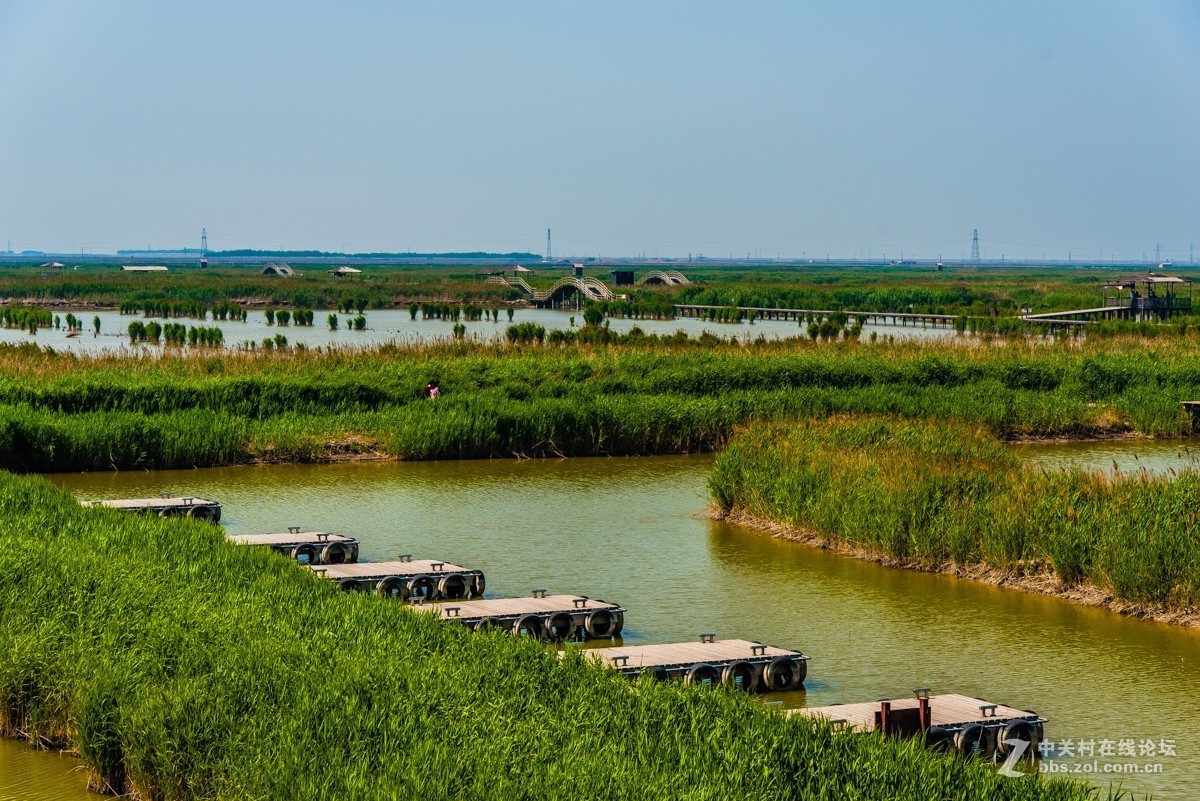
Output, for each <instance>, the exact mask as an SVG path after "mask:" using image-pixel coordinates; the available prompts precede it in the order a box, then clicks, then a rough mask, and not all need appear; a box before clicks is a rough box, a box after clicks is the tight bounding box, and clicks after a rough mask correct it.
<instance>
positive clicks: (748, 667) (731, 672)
mask: <svg viewBox="0 0 1200 801" xmlns="http://www.w3.org/2000/svg"><path fill="white" fill-rule="evenodd" d="M721 681H722V682H723V683H724V684H725V686H727V687H732V688H734V689H736V690H742V691H744V692H748V693H752V692H754V691H755V690H756V689H758V668H756V667H755V666H754V665H752V664H750V663H749V662H740V661H739V662H730V663H729V664H728V665H726V666H725V667H724V668H723V669H722V670H721Z"/></svg>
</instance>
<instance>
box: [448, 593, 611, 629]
mask: <svg viewBox="0 0 1200 801" xmlns="http://www.w3.org/2000/svg"><path fill="white" fill-rule="evenodd" d="M428 609H429V610H430V611H433V612H437V613H438V614H440V615H441V617H442V620H457V621H459V622H461V623H463V624H464V625H466V626H469V627H470V628H472V629H474V630H475V631H479V630H480V629H484V628H488V627H491V626H495V627H496V628H498V629H503V630H505V631H511V632H512V633H513V634H515V635H518V636H523V637H533V638H536V639H539V640H550V641H553V642H561V641H563V640H568V639H572V638H578V639H596V640H602V639H610V638H612V637H616V636H617V635H618V634H620V633H621V628H622V627H623V626H624V625H625V610H624V609H622V608H621V607H620V606H618V605H617V604H610V603H607V602H606V601H600V600H593V599H591V598H585V597H583V596H580V595H546V591H545V590H534V592H533V595H532V596H530V597H528V598H489V599H487V600H480V601H465V602H463V603H455V604H431V605H430V606H429V607H428Z"/></svg>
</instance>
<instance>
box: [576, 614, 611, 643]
mask: <svg viewBox="0 0 1200 801" xmlns="http://www.w3.org/2000/svg"><path fill="white" fill-rule="evenodd" d="M583 630H584V631H585V632H586V633H587V636H588V637H590V638H592V639H593V640H605V639H609V638H611V637H614V636H616V635H615V634H614V632H615V631H616V630H617V621H616V619H615V618H614V617H613V613H612V612H610V611H608V610H607V609H594V610H592V611H591V612H590V613H589V614H588V616H587V617H586V618H584V621H583Z"/></svg>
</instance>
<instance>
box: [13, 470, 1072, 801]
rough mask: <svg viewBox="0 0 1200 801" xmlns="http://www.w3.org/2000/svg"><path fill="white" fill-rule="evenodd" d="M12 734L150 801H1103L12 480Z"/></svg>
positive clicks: (188, 527)
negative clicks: (484, 627)
mask: <svg viewBox="0 0 1200 801" xmlns="http://www.w3.org/2000/svg"><path fill="white" fill-rule="evenodd" d="M0 516H2V517H3V519H4V521H5V525H4V535H3V537H4V543H5V547H4V548H0V609H3V613H0V654H2V655H3V658H2V659H0V730H2V731H3V733H5V734H9V735H14V734H19V735H21V736H26V737H30V738H37V739H39V740H40V741H42V742H48V743H52V744H56V745H59V746H65V747H69V748H71V749H73V750H74V751H76V752H77V753H78V754H79V755H80V758H81V759H82V760H83V762H84V764H85V765H86V766H87V767H88V768H89V769H90V770H91V771H92V772H93V773H94V776H95V781H96V784H97V786H102V787H105V788H108V789H109V790H112V791H118V792H137V793H138V794H139V797H141V798H145V799H163V800H164V801H166V800H167V799H170V800H172V801H190V800H191V799H205V798H221V799H289V801H293V800H294V801H306V800H307V799H312V800H313V801H318V800H319V801H326V799H333V798H337V799H393V798H427V799H441V798H463V799H492V798H496V799H513V798H544V799H559V798H562V799H567V798H570V799H576V798H604V799H643V798H644V799H656V801H657V800H658V799H672V798H688V799H727V798H755V799H809V798H812V799H816V798H822V799H835V798H836V799H842V798H854V799H862V800H863V801H870V800H871V799H881V800H882V799H889V800H894V799H922V801H928V799H956V800H959V799H989V801H991V800H996V801H1017V800H1018V799H1029V800H1030V801H1033V800H1034V799H1053V800H1054V801H1068V800H1072V801H1073V800H1074V799H1085V798H1091V797H1094V796H1093V795H1092V794H1091V793H1090V792H1089V791H1088V790H1087V789H1086V788H1084V787H1083V786H1082V785H1078V784H1069V783H1065V782H1063V781H1061V780H1056V781H1054V782H1044V781H1041V780H1040V779H1038V778H1037V777H1036V776H1030V777H1026V778H1024V779H1019V780H1015V779H1009V778H1005V777H1003V776H1000V775H998V774H997V773H995V772H994V771H993V770H992V769H991V768H990V767H988V766H985V765H983V764H979V763H973V762H966V761H964V760H962V759H961V758H959V757H957V756H954V755H950V754H935V753H933V752H930V751H928V750H926V749H924V748H922V747H921V746H919V745H917V744H915V743H913V742H901V741H885V740H883V739H880V738H879V737H876V736H870V735H855V734H850V733H846V732H840V731H834V730H831V729H830V728H828V727H823V726H821V725H818V724H816V723H813V722H811V721H807V720H804V719H799V718H796V719H788V718H786V717H784V716H783V715H781V714H778V713H776V712H773V711H770V710H769V709H767V708H765V707H763V706H762V705H760V704H759V703H757V702H756V701H755V700H753V699H751V698H749V697H746V696H741V695H737V694H735V693H734V692H731V691H727V690H722V689H707V688H705V689H694V688H684V687H681V686H676V685H670V684H661V683H656V682H654V681H652V680H649V679H647V680H645V681H640V682H637V683H635V684H632V685H631V684H630V683H629V682H628V681H627V680H626V679H624V678H622V677H621V676H619V675H617V674H616V673H615V672H612V671H607V670H605V669H602V668H600V667H598V666H596V665H595V664H593V663H591V662H590V661H589V660H585V659H584V658H582V657H581V656H579V655H578V654H577V653H574V652H572V653H569V654H568V656H567V658H565V659H559V658H558V656H557V655H556V654H555V653H554V651H553V650H551V649H549V648H547V647H543V646H541V645H538V644H536V643H532V642H529V641H526V640H517V639H515V638H512V637H509V636H506V635H503V634H479V635H473V634H471V633H470V632H468V631H467V630H466V629H465V628H463V627H460V626H454V625H446V624H443V623H441V622H440V621H438V620H436V619H435V618H434V617H433V616H432V615H428V614H422V613H419V612H416V611H413V610H411V609H409V608H406V607H404V606H402V605H400V604H396V603H392V602H387V601H385V600H382V599H379V598H376V597H374V596H370V595H363V594H353V593H352V594H346V593H341V592H338V591H337V589H336V588H335V587H334V586H333V585H332V584H329V583H326V582H323V581H321V580H319V579H317V578H315V577H313V576H312V575H311V574H309V573H308V572H307V571H306V570H305V569H304V568H303V567H301V566H299V565H297V564H295V563H293V562H291V561H289V560H286V559H283V558H280V557H278V556H274V555H272V554H270V553H267V552H264V551H259V550H255V549H244V548H237V547H235V546H232V545H229V544H226V543H225V542H224V541H223V540H222V538H221V534H220V532H219V531H218V529H216V528H215V527H211V526H208V525H206V524H201V523H194V522H189V521H177V520H170V521H164V520H157V519H152V518H142V517H133V516H127V515H122V514H120V513H117V512H113V511H110V510H102V509H97V510H84V509H82V508H80V507H79V506H78V505H77V504H76V503H75V502H74V500H73V499H72V498H70V497H69V496H67V495H65V494H64V493H62V492H60V491H58V490H56V489H54V488H52V487H50V486H49V485H48V484H46V483H45V482H43V481H41V480H39V479H34V478H18V477H14V476H12V475H11V474H0Z"/></svg>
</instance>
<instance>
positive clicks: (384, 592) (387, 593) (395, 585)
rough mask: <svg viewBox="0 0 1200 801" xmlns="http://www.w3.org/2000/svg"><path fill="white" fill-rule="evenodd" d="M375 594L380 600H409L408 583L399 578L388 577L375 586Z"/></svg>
mask: <svg viewBox="0 0 1200 801" xmlns="http://www.w3.org/2000/svg"><path fill="white" fill-rule="evenodd" d="M375 594H376V595H378V596H379V597H380V598H396V599H398V600H401V601H407V600H408V583H407V582H405V580H404V579H402V578H400V577H399V576H388V577H387V578H385V579H383V580H381V581H380V582H379V583H378V584H376V585H375Z"/></svg>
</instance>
